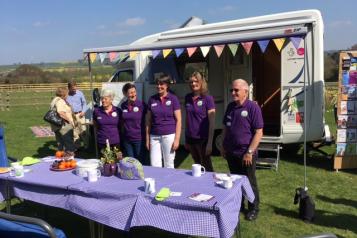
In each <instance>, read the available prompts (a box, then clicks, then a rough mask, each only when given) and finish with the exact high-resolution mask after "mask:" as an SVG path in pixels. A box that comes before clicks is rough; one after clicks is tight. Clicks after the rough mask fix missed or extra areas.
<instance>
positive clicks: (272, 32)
mask: <svg viewBox="0 0 357 238" xmlns="http://www.w3.org/2000/svg"><path fill="white" fill-rule="evenodd" d="M307 23H317V24H318V25H319V26H320V27H321V28H323V25H322V24H323V23H322V17H321V13H320V11H318V10H303V11H294V12H285V13H278V14H272V15H265V16H259V17H251V18H245V19H239V20H232V21H225V22H218V23H212V24H206V25H199V26H192V27H185V28H180V29H175V30H170V31H165V32H162V33H158V34H154V35H150V36H146V37H144V38H141V39H139V40H137V41H135V42H133V43H132V44H129V45H120V46H113V47H103V48H91V49H84V50H83V52H84V53H101V52H128V51H145V50H160V49H174V48H184V47H195V46H205V45H207V46H208V45H217V44H226V43H238V42H244V41H253V40H260V39H261V40H263V39H273V38H280V37H290V36H297V35H305V34H306V32H307V31H308V29H307V27H306V25H305V24H307Z"/></svg>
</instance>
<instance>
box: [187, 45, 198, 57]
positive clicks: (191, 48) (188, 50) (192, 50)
mask: <svg viewBox="0 0 357 238" xmlns="http://www.w3.org/2000/svg"><path fill="white" fill-rule="evenodd" d="M196 50H197V47H188V48H187V53H188V57H191V56H192V55H193V54H194V53H195V52H196Z"/></svg>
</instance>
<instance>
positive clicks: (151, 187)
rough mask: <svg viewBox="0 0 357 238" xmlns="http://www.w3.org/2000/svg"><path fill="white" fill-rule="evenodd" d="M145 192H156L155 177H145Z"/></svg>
mask: <svg viewBox="0 0 357 238" xmlns="http://www.w3.org/2000/svg"><path fill="white" fill-rule="evenodd" d="M144 187H145V193H149V194H151V193H154V192H155V179H153V178H145V179H144Z"/></svg>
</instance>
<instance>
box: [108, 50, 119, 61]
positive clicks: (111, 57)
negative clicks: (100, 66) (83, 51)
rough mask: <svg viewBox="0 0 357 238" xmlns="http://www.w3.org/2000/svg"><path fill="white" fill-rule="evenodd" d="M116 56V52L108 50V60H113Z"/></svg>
mask: <svg viewBox="0 0 357 238" xmlns="http://www.w3.org/2000/svg"><path fill="white" fill-rule="evenodd" d="M117 56H118V53H117V52H109V61H110V62H114V61H115V59H116V58H117Z"/></svg>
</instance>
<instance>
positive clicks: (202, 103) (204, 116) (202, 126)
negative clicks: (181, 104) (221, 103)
mask: <svg viewBox="0 0 357 238" xmlns="http://www.w3.org/2000/svg"><path fill="white" fill-rule="evenodd" d="M185 107H186V138H193V139H207V138H208V131H209V120H208V110H211V109H215V105H214V99H213V97H212V96H210V95H205V96H198V97H197V98H196V99H193V93H189V94H187V95H186V97H185Z"/></svg>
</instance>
